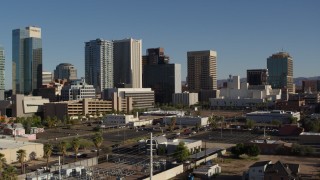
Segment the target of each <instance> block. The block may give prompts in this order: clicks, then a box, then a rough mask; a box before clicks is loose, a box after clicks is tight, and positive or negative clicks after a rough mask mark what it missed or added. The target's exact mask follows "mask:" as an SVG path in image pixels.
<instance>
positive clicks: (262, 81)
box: [247, 69, 268, 85]
mask: <svg viewBox="0 0 320 180" xmlns="http://www.w3.org/2000/svg"><path fill="white" fill-rule="evenodd" d="M247 83H249V85H267V84H268V69H248V70H247Z"/></svg>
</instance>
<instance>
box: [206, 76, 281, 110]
mask: <svg viewBox="0 0 320 180" xmlns="http://www.w3.org/2000/svg"><path fill="white" fill-rule="evenodd" d="M279 99H281V89H272V88H271V85H259V86H250V87H249V84H248V83H246V82H241V83H240V76H233V77H230V79H228V82H227V87H224V88H222V89H220V94H219V97H217V98H211V99H210V105H211V107H212V108H217V107H222V108H226V107H230V108H233V107H234V108H245V107H253V106H256V105H257V104H262V103H268V105H269V103H270V102H274V101H276V100H279Z"/></svg>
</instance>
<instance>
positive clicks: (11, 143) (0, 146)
mask: <svg viewBox="0 0 320 180" xmlns="http://www.w3.org/2000/svg"><path fill="white" fill-rule="evenodd" d="M26 145H40V143H33V142H24V141H15V140H8V139H0V150H4V149H17V148H21V147H23V146H26Z"/></svg>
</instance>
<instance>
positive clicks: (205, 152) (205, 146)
mask: <svg viewBox="0 0 320 180" xmlns="http://www.w3.org/2000/svg"><path fill="white" fill-rule="evenodd" d="M204 162H205V163H207V141H205V142H204Z"/></svg>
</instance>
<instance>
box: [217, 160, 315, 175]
mask: <svg viewBox="0 0 320 180" xmlns="http://www.w3.org/2000/svg"><path fill="white" fill-rule="evenodd" d="M268 160H271V161H272V163H275V162H277V161H279V160H280V161H281V162H283V163H295V164H300V174H301V175H302V176H303V177H311V176H313V177H316V176H318V175H319V173H320V158H312V157H295V156H278V155H259V156H258V157H257V159H248V158H247V159H232V158H229V157H228V156H226V157H224V158H218V159H217V160H216V163H218V164H219V165H220V166H221V169H222V173H221V177H220V178H222V177H224V178H223V179H226V178H227V177H233V178H236V177H238V178H239V177H240V178H241V176H242V174H243V172H244V171H247V170H248V168H249V166H251V165H252V164H253V163H255V162H257V161H268ZM220 178H218V179H220ZM318 178H320V177H319V176H318Z"/></svg>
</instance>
